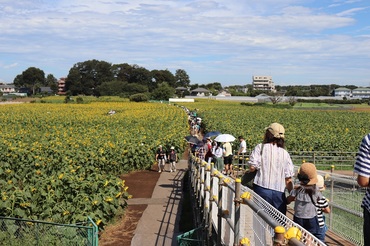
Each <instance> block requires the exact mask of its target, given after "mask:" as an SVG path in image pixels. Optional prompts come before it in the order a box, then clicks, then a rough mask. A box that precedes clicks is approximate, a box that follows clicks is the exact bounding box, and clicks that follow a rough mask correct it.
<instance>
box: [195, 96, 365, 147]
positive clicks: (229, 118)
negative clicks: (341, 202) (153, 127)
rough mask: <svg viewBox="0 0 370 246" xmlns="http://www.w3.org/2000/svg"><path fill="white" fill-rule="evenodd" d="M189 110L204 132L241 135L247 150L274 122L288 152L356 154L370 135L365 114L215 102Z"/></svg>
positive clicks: (201, 103) (256, 142)
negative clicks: (194, 112) (195, 113)
mask: <svg viewBox="0 0 370 246" xmlns="http://www.w3.org/2000/svg"><path fill="white" fill-rule="evenodd" d="M191 107H192V108H193V107H194V108H196V109H197V111H198V114H199V116H200V117H201V118H202V123H203V127H204V128H205V129H206V131H220V132H222V133H229V134H232V135H233V136H235V137H238V136H240V135H243V136H244V138H245V141H246V143H247V146H248V148H249V149H250V148H252V147H254V146H255V145H256V144H258V143H260V142H261V141H262V140H263V136H264V132H265V127H267V126H268V125H270V124H271V123H273V122H279V123H281V124H282V125H283V126H284V128H285V138H286V147H287V150H288V151H338V152H341V151H343V152H357V150H358V147H359V144H360V142H361V140H362V138H363V137H364V136H365V135H366V134H368V133H369V132H370V114H369V113H367V112H355V111H350V110H348V111H347V110H295V109H280V108H270V107H269V108H267V107H262V106H243V105H241V104H240V103H237V102H225V101H216V100H203V101H199V102H196V103H195V104H192V105H191ZM369 112H370V111H369ZM234 146H238V143H237V140H236V141H235V144H234Z"/></svg>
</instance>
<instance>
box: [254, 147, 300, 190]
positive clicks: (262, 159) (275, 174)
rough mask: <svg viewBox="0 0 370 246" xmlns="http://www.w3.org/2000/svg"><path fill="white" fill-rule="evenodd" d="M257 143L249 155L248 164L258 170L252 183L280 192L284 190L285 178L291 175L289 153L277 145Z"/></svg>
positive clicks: (291, 165)
mask: <svg viewBox="0 0 370 246" xmlns="http://www.w3.org/2000/svg"><path fill="white" fill-rule="evenodd" d="M261 147H262V144H258V145H257V146H256V147H255V148H254V150H253V151H252V153H251V155H250V156H249V161H248V164H249V165H250V166H254V167H255V168H256V169H257V170H258V171H257V174H256V177H255V178H254V183H255V184H256V185H259V186H261V187H264V188H266V189H270V190H276V191H280V192H284V191H285V187H286V184H285V178H289V177H293V175H294V166H293V162H292V159H291V158H290V155H289V153H288V152H287V151H286V150H285V149H283V148H279V147H278V146H277V145H274V144H271V143H267V144H263V151H262V156H261Z"/></svg>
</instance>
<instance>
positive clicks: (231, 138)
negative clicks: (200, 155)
mask: <svg viewBox="0 0 370 246" xmlns="http://www.w3.org/2000/svg"><path fill="white" fill-rule="evenodd" d="M235 139H236V138H235V137H234V136H233V135H230V134H220V135H218V136H217V137H216V138H215V141H216V142H234V140H235Z"/></svg>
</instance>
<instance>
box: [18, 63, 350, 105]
mask: <svg viewBox="0 0 370 246" xmlns="http://www.w3.org/2000/svg"><path fill="white" fill-rule="evenodd" d="M13 83H14V85H15V86H16V87H17V88H26V89H27V90H28V91H29V92H30V94H33V95H35V94H37V93H38V92H39V89H40V88H41V87H50V88H51V90H52V91H53V92H54V93H57V92H58V84H57V79H56V78H55V77H54V76H53V75H52V74H48V75H47V76H45V73H44V71H43V70H41V69H39V68H36V67H30V68H28V69H26V70H25V71H23V72H22V73H21V74H19V75H17V76H16V77H15V79H14V81H13ZM178 87H183V88H186V89H187V90H176V88H178ZM198 87H203V88H205V89H208V90H209V91H210V93H212V95H217V94H218V93H219V92H220V91H222V90H227V91H228V92H229V93H230V94H231V95H232V96H257V95H259V94H261V93H266V91H256V90H253V88H252V84H247V85H245V86H241V85H234V86H228V87H225V88H224V87H222V85H221V83H219V82H213V83H209V84H191V81H190V78H189V76H188V74H187V72H186V71H185V70H184V69H177V70H176V72H175V74H173V73H171V72H170V71H169V70H168V69H165V70H158V69H154V70H148V69H146V68H144V67H141V66H138V65H136V64H134V65H130V64H128V63H121V64H111V63H109V62H106V61H99V60H95V59H93V60H87V61H84V62H78V63H76V64H74V65H73V67H72V68H71V69H70V70H69V73H68V75H67V77H66V80H65V92H66V93H67V95H70V96H75V95H92V96H97V97H99V96H120V97H130V96H132V95H137V94H139V95H140V97H144V98H147V99H158V100H166V99H168V98H170V97H172V96H174V95H175V94H176V95H177V96H179V97H184V96H186V95H189V90H193V89H196V88H198ZM245 87H247V89H248V90H247V92H245V90H243V89H244V88H245ZM338 87H340V86H339V85H335V84H330V85H309V86H301V85H298V86H276V90H277V92H280V93H284V95H285V96H310V97H315V96H331V95H332V93H333V90H334V89H336V88H338ZM346 87H347V88H349V89H355V88H357V87H356V86H354V85H348V86H346ZM266 94H271V93H266Z"/></svg>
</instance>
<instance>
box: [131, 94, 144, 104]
mask: <svg viewBox="0 0 370 246" xmlns="http://www.w3.org/2000/svg"><path fill="white" fill-rule="evenodd" d="M130 101H131V102H147V101H149V98H148V96H147V95H145V94H143V93H138V94H134V95H131V96H130Z"/></svg>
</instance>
